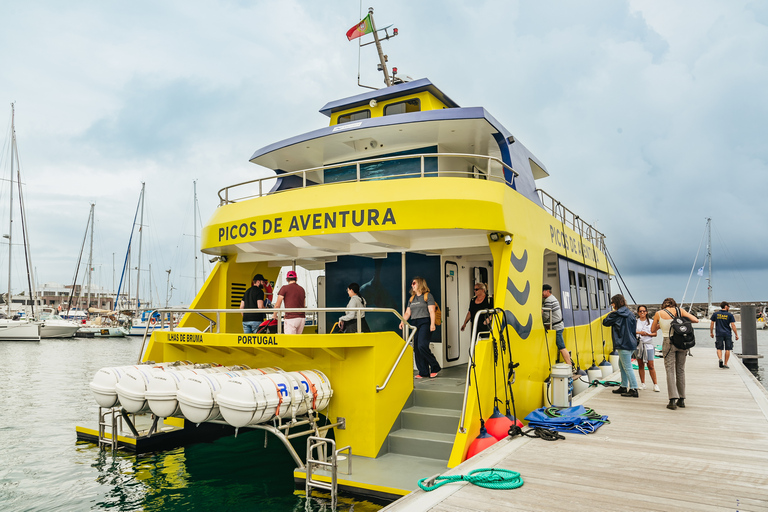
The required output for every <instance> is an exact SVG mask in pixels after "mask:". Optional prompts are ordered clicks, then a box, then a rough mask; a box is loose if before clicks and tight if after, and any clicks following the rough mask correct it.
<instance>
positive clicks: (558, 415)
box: [525, 405, 609, 434]
mask: <svg viewBox="0 0 768 512" xmlns="http://www.w3.org/2000/svg"><path fill="white" fill-rule="evenodd" d="M525 420H526V421H527V422H528V426H529V427H530V428H536V427H539V428H546V429H549V430H556V431H558V432H573V433H574V434H591V433H592V432H594V431H595V430H597V429H598V428H600V427H601V426H602V425H603V424H605V423H609V421H608V416H600V415H599V414H597V413H596V412H595V411H593V410H592V409H587V408H586V407H584V406H583V405H577V406H575V407H566V408H563V409H558V408H557V407H541V408H539V409H536V410H534V411H531V413H530V414H529V415H528V416H526V417H525Z"/></svg>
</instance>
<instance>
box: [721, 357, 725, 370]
mask: <svg viewBox="0 0 768 512" xmlns="http://www.w3.org/2000/svg"><path fill="white" fill-rule="evenodd" d="M720 368H725V365H724V364H723V360H722V359H721V360H720Z"/></svg>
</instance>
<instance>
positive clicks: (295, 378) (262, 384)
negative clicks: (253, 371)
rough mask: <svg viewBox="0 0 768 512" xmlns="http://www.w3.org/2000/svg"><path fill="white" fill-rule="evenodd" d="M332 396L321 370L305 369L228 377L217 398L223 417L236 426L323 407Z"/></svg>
mask: <svg viewBox="0 0 768 512" xmlns="http://www.w3.org/2000/svg"><path fill="white" fill-rule="evenodd" d="M331 395H333V390H332V389H331V384H330V382H329V381H328V378H327V377H326V376H325V375H324V374H323V373H322V372H320V371H319V370H305V371H301V372H282V373H274V374H268V375H247V376H243V377H237V378H234V379H231V380H229V381H227V382H225V383H224V384H223V385H222V388H221V391H220V392H219V394H218V396H217V400H218V403H219V410H220V413H221V416H222V417H223V418H224V420H225V421H226V422H227V423H229V424H230V425H232V426H233V427H238V428H239V427H244V426H246V425H256V424H258V423H264V422H266V421H270V420H272V419H273V418H278V417H279V418H289V417H290V418H295V417H296V416H297V415H301V414H306V413H307V411H308V410H309V409H312V410H316V411H317V410H323V409H325V408H326V407H327V406H328V403H329V401H330V399H331Z"/></svg>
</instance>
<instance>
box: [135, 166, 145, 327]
mask: <svg viewBox="0 0 768 512" xmlns="http://www.w3.org/2000/svg"><path fill="white" fill-rule="evenodd" d="M144 186H145V184H144V182H143V181H142V182H141V217H140V219H139V258H138V260H139V261H138V265H137V266H136V317H137V318H138V316H139V283H140V278H141V242H142V237H143V235H144V230H143V228H144Z"/></svg>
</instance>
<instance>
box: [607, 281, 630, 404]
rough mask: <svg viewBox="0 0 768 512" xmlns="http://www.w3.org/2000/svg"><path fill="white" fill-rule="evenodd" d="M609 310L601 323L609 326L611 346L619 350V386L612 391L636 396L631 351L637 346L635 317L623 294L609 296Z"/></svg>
mask: <svg viewBox="0 0 768 512" xmlns="http://www.w3.org/2000/svg"><path fill="white" fill-rule="evenodd" d="M611 309H613V311H611V312H610V313H608V316H606V317H605V319H604V320H603V325H605V326H610V327H611V333H612V334H613V348H615V349H616V350H618V351H619V369H620V370H621V387H620V388H619V389H616V390H614V391H613V392H614V393H621V396H633V397H635V398H637V379H635V372H634V371H632V351H633V350H635V349H636V348H637V338H636V337H635V333H636V331H637V319H635V315H634V314H633V313H632V311H630V309H629V308H628V307H627V301H626V300H624V296H623V295H621V294H619V295H614V296H613V297H611Z"/></svg>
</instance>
